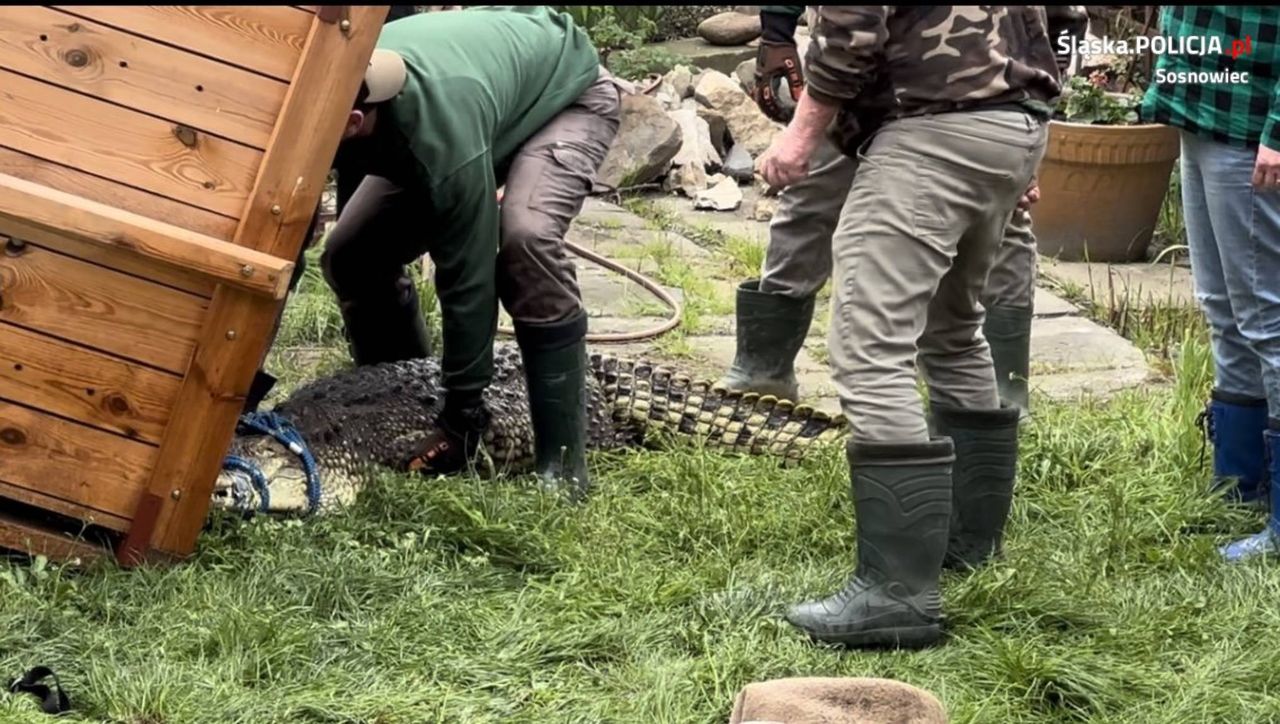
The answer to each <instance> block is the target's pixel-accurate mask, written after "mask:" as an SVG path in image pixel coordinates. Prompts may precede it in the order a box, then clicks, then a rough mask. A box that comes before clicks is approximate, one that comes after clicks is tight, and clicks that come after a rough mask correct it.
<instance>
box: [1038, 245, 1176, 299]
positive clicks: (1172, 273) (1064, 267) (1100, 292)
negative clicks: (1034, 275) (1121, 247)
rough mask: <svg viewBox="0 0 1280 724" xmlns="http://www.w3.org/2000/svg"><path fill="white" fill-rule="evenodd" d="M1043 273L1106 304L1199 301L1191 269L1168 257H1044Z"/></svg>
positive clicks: (1041, 267) (1041, 263) (1041, 270)
mask: <svg viewBox="0 0 1280 724" xmlns="http://www.w3.org/2000/svg"><path fill="white" fill-rule="evenodd" d="M1040 273H1041V275H1042V276H1045V277H1049V278H1051V279H1053V280H1055V281H1057V282H1059V283H1065V284H1066V285H1068V286H1069V287H1074V288H1075V289H1077V290H1079V291H1080V292H1081V293H1083V294H1084V295H1085V297H1086V298H1089V297H1093V298H1095V299H1097V301H1098V302H1100V303H1104V304H1105V303H1108V301H1109V300H1110V299H1112V298H1114V299H1116V300H1117V301H1124V300H1126V299H1127V300H1128V303H1129V304H1131V305H1137V306H1144V307H1145V306H1151V305H1156V306H1164V305H1169V304H1173V305H1192V304H1195V303H1196V301H1195V289H1194V286H1193V283H1192V277H1191V269H1190V268H1189V267H1188V266H1186V265H1185V262H1183V263H1179V264H1173V265H1171V264H1170V263H1169V261H1168V258H1166V259H1165V260H1163V261H1161V262H1159V263H1156V264H1150V263H1143V262H1139V263H1137V264H1101V263H1088V262H1065V261H1058V260H1056V259H1050V258H1047V257H1041V258H1040ZM1113 295H1114V297H1113Z"/></svg>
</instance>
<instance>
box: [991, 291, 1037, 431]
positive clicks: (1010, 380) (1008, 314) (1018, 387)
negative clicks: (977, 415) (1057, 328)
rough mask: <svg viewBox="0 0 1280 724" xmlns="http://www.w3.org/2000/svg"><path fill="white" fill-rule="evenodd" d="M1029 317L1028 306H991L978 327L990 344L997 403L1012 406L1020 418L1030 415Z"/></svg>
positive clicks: (1030, 314) (1030, 311)
mask: <svg viewBox="0 0 1280 724" xmlns="http://www.w3.org/2000/svg"><path fill="white" fill-rule="evenodd" d="M1031 317H1032V310H1031V309H1030V308H1029V307H999V306H993V307H991V308H990V309H988V310H987V316H986V321H985V322H983V325H982V334H983V336H984V337H986V338H987V343H988V344H989V345H991V362H992V366H993V367H995V372H996V388H997V390H998V391H999V393H1000V400H1001V401H1002V402H1004V403H1005V404H1006V405H1008V406H1009V407H1016V408H1017V409H1018V410H1019V411H1020V412H1021V417H1023V418H1025V417H1027V416H1028V415H1029V414H1030V413H1031V395H1030V392H1029V390H1028V382H1027V381H1028V379H1029V377H1030V375H1031Z"/></svg>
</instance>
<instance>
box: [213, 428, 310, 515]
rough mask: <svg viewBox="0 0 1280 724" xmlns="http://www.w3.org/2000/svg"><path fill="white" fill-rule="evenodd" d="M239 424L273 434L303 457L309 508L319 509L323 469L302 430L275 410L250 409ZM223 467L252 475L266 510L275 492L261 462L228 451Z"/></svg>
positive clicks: (262, 507)
mask: <svg viewBox="0 0 1280 724" xmlns="http://www.w3.org/2000/svg"><path fill="white" fill-rule="evenodd" d="M236 427H237V430H246V431H249V432H256V433H258V434H260V435H270V436H271V437H272V438H274V439H275V441H276V442H278V443H280V444H281V445H283V446H285V447H286V448H288V449H289V452H291V453H293V454H294V455H297V456H298V458H299V459H300V460H302V469H303V471H304V472H305V473H306V475H307V508H308V511H307V512H309V513H314V512H316V510H317V509H318V508H319V507H320V473H319V471H318V470H317V469H316V460H315V458H314V457H313V456H312V455H311V450H310V449H308V448H307V443H306V441H305V440H303V439H302V435H300V434H298V431H297V430H296V429H295V428H294V427H293V425H291V424H290V423H289V421H288V420H286V419H284V418H283V417H281V416H279V415H277V414H276V413H274V412H250V413H248V414H245V415H241V417H240V422H239V424H238V425H237V426H236ZM222 469H223V470H231V471H237V472H242V473H244V474H246V475H248V476H249V480H250V481H252V483H253V487H254V488H255V489H257V491H258V496H259V497H260V498H261V499H262V502H261V504H260V506H259V508H260V509H261V510H263V511H266V510H267V509H268V507H269V506H270V504H271V492H270V490H269V488H268V484H267V477H266V476H265V475H263V474H262V470H260V469H259V468H258V466H257V465H255V464H254V463H253V462H252V461H250V460H247V459H245V458H242V457H240V456H238V455H228V456H227V457H226V459H225V460H223V461H222Z"/></svg>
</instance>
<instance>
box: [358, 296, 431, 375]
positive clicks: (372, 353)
mask: <svg viewBox="0 0 1280 724" xmlns="http://www.w3.org/2000/svg"><path fill="white" fill-rule="evenodd" d="M338 308H339V310H340V311H341V313H342V323H343V334H344V335H345V336H346V339H347V348H348V349H349V350H350V352H351V358H352V360H354V361H355V363H356V365H358V366H364V365H376V364H381V363H384V362H400V361H403V360H409V359H422V358H425V357H430V356H431V333H430V332H429V331H428V330H427V322H426V320H425V319H423V318H422V310H421V309H420V307H419V306H418V293H417V290H416V289H414V287H413V281H412V280H410V279H409V278H408V277H405V278H402V279H401V280H399V282H398V283H397V285H396V295H395V297H394V298H389V299H380V300H377V301H375V302H368V301H356V300H351V301H346V302H339V303H338Z"/></svg>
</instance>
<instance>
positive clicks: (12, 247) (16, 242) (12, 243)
mask: <svg viewBox="0 0 1280 724" xmlns="http://www.w3.org/2000/svg"><path fill="white" fill-rule="evenodd" d="M0 239H4V240H5V242H4V253H5V254H7V255H9V256H18V255H19V254H21V253H22V252H24V251H26V250H27V242H25V241H23V240H21V239H13V238H9V237H3V236H0Z"/></svg>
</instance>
